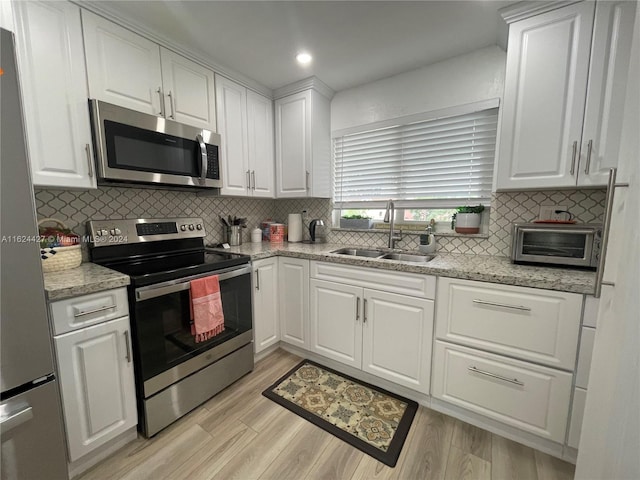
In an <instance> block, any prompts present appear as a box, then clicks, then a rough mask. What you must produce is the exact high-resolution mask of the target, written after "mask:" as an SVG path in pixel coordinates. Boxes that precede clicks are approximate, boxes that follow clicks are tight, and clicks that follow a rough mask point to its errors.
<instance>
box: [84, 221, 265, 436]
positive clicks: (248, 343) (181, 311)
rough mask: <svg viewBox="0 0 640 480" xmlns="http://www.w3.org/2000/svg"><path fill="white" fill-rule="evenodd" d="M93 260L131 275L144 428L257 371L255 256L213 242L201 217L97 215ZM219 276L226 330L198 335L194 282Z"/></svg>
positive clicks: (147, 431) (149, 432)
mask: <svg viewBox="0 0 640 480" xmlns="http://www.w3.org/2000/svg"><path fill="white" fill-rule="evenodd" d="M87 229H88V234H89V236H90V239H91V244H90V251H91V261H92V262H94V263H97V264H99V265H103V266H105V267H108V268H111V269H113V270H117V271H119V272H122V273H124V274H126V275H129V276H130V278H131V285H130V286H129V312H130V320H131V331H132V343H133V361H134V367H135V368H134V371H135V377H136V394H137V399H138V417H139V429H140V431H141V432H142V433H143V434H144V435H145V436H147V437H150V436H153V435H155V434H156V433H158V432H159V431H160V430H162V429H163V428H165V427H166V426H168V425H169V424H171V423H172V422H173V421H175V420H177V419H178V418H180V417H181V416H183V415H184V414H186V413H187V412H189V411H190V410H192V409H193V408H195V407H197V406H198V405H200V404H201V403H203V402H204V401H206V400H208V399H209V398H211V397H212V396H213V395H215V394H216V393H218V392H219V391H220V390H222V389H223V388H225V387H227V386H228V385H230V384H231V383H233V382H234V381H236V380H237V379H239V378H240V377H242V376H243V375H245V374H247V373H248V372H250V371H251V370H253V340H252V338H253V331H252V305H251V267H250V257H249V256H247V255H239V254H233V253H224V252H222V253H221V252H213V251H208V250H207V249H205V246H204V236H205V228H204V224H203V222H202V219H200V218H166V219H126V220H94V221H90V222H88V223H87ZM209 275H218V279H219V281H220V293H221V298H222V306H223V311H224V324H225V329H224V331H223V332H222V333H220V334H219V335H217V336H215V337H213V338H211V339H209V340H207V341H204V342H200V343H196V342H195V338H194V336H193V335H192V334H191V326H190V320H191V314H190V312H191V304H190V297H189V288H190V281H191V280H193V279H196V278H201V277H206V276H209Z"/></svg>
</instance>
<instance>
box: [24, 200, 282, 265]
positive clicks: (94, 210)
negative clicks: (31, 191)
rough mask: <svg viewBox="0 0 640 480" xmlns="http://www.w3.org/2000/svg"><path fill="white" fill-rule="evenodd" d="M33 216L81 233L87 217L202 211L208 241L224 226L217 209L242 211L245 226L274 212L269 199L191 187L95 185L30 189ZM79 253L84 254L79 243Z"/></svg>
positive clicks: (218, 239)
mask: <svg viewBox="0 0 640 480" xmlns="http://www.w3.org/2000/svg"><path fill="white" fill-rule="evenodd" d="M35 197H36V211H37V213H38V219H42V218H45V217H54V218H57V219H58V220H62V221H63V222H65V223H66V224H67V226H68V227H69V228H71V230H73V231H74V232H75V233H78V234H80V235H84V234H85V233H86V230H85V228H86V227H85V223H86V222H87V220H104V219H109V218H113V219H117V218H163V217H190V216H193V217H202V219H203V220H204V225H205V230H206V233H207V236H206V238H205V242H206V243H207V244H216V243H220V242H222V240H223V226H222V224H221V222H220V219H219V218H218V215H223V216H227V215H231V216H234V215H235V216H237V217H246V218H247V226H248V228H247V229H245V230H244V232H243V242H248V241H249V239H250V230H251V228H253V227H254V226H255V225H257V224H259V223H260V222H261V221H262V220H264V219H265V218H269V217H271V216H273V214H274V200H271V199H253V198H234V197H214V196H204V195H200V196H198V195H197V194H196V193H195V192H182V191H174V190H154V189H147V188H122V187H99V188H98V189H97V190H83V191H71V190H45V189H38V188H36V190H35ZM83 250H84V251H83V258H85V259H86V258H88V256H87V252H86V250H85V249H84V248H83Z"/></svg>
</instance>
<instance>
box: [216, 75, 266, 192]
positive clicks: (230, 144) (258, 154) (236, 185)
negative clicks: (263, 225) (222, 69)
mask: <svg viewBox="0 0 640 480" xmlns="http://www.w3.org/2000/svg"><path fill="white" fill-rule="evenodd" d="M216 101H217V112H218V113H217V114H218V129H219V132H218V133H220V136H221V137H222V148H221V162H222V184H223V186H222V189H221V191H220V193H221V194H222V195H235V196H253V197H273V196H274V195H273V170H274V163H273V105H272V102H271V100H270V99H268V98H266V97H263V96H262V95H258V94H257V93H254V92H252V91H250V90H248V89H247V88H245V87H243V86H242V85H240V84H238V83H236V82H234V81H232V80H229V79H228V78H225V77H223V76H220V75H216Z"/></svg>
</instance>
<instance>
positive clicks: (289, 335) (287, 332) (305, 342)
mask: <svg viewBox="0 0 640 480" xmlns="http://www.w3.org/2000/svg"><path fill="white" fill-rule="evenodd" d="M278 278H279V282H278V285H279V287H280V337H281V339H282V341H283V342H287V343H290V344H292V345H296V346H298V347H300V348H305V349H308V348H309V260H304V259H299V258H286V257H280V258H279V263H278Z"/></svg>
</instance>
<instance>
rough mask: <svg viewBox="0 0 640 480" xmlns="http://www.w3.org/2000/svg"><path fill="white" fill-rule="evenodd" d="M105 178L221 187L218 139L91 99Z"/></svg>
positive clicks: (203, 131) (164, 120) (215, 135)
mask: <svg viewBox="0 0 640 480" xmlns="http://www.w3.org/2000/svg"><path fill="white" fill-rule="evenodd" d="M90 107H91V115H92V127H93V134H94V142H95V151H96V156H97V160H98V169H97V170H98V173H99V177H100V179H101V180H106V181H128V182H145V183H161V184H169V185H187V186H194V187H206V188H220V187H221V186H222V182H221V176H220V162H219V158H218V146H219V145H220V136H219V135H218V134H216V133H213V132H210V131H208V130H202V129H199V128H196V127H191V126H189V125H183V124H181V123H177V122H174V121H171V120H167V119H164V118H160V117H156V116H154V115H148V114H144V113H140V112H136V111H133V110H129V109H126V108H122V107H118V106H116V105H111V104H108V103H105V102H101V101H98V100H91V101H90Z"/></svg>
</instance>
